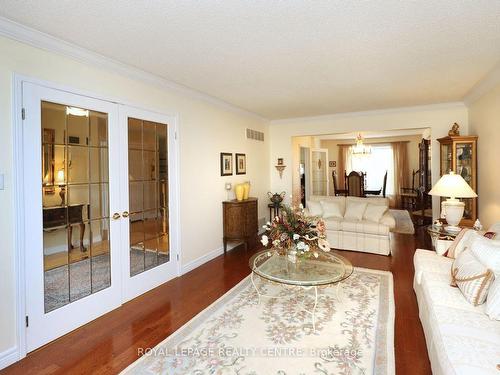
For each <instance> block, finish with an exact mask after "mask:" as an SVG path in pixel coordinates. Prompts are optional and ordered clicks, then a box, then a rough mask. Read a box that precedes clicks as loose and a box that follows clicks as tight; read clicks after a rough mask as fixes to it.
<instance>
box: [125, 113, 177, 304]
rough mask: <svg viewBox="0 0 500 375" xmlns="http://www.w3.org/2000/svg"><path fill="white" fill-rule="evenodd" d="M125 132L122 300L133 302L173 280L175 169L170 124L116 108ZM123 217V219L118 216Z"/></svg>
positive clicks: (165, 119)
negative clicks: (125, 199) (134, 299)
mask: <svg viewBox="0 0 500 375" xmlns="http://www.w3.org/2000/svg"><path fill="white" fill-rule="evenodd" d="M120 124H122V125H123V126H122V127H125V129H126V130H127V131H126V132H123V133H122V142H121V143H122V145H123V146H124V152H123V151H122V154H126V155H127V157H126V158H124V159H123V163H124V164H125V165H124V167H123V168H122V171H123V172H124V173H122V175H121V181H120V182H121V184H120V185H121V187H122V196H124V197H128V199H127V201H126V203H128V207H127V210H126V212H125V218H124V219H125V220H124V222H123V225H124V227H123V229H124V231H123V233H126V234H127V235H124V236H122V248H124V249H126V251H127V255H126V256H124V258H123V260H124V262H123V272H122V274H123V284H124V298H125V299H126V300H129V299H132V298H135V297H137V296H138V295H141V294H143V293H144V292H146V291H148V290H150V289H152V288H154V287H156V286H158V285H160V284H163V283H164V282H166V281H168V280H170V279H172V278H173V277H175V276H176V275H177V249H176V247H177V243H178V241H177V238H176V231H175V230H174V231H172V230H171V228H175V227H176V225H177V224H176V222H175V220H173V219H174V218H176V217H177V214H176V213H177V212H178V206H177V204H178V203H177V199H175V194H174V193H175V189H176V184H175V183H173V181H175V176H176V174H177V173H176V172H177V171H176V168H177V163H176V160H175V153H174V152H173V151H169V150H175V145H174V142H175V118H174V117H172V116H166V115H162V114H158V113H155V112H150V111H144V110H141V109H138V108H134V107H128V106H121V107H120ZM122 216H123V214H122Z"/></svg>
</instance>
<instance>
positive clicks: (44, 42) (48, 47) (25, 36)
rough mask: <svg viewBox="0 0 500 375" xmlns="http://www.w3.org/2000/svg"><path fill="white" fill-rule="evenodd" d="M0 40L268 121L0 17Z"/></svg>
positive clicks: (257, 115) (203, 94) (216, 99)
mask: <svg viewBox="0 0 500 375" xmlns="http://www.w3.org/2000/svg"><path fill="white" fill-rule="evenodd" d="M0 36H4V37H6V38H9V39H12V40H15V41H18V42H21V43H24V44H28V45H30V46H32V47H35V48H39V49H43V50H45V51H49V52H52V53H56V54H59V55H62V56H65V57H69V58H72V59H73V60H76V61H78V62H81V63H84V64H88V65H92V66H96V67H99V68H101V69H105V70H107V71H110V72H112V73H116V74H119V75H122V76H125V77H127V78H130V79H134V80H138V81H142V82H144V83H147V84H148V85H152V86H156V87H158V88H160V89H163V90H171V91H175V92H176V93H178V94H181V95H184V96H187V97H190V98H193V99H197V100H201V101H204V102H206V103H209V104H212V105H215V106H218V107H220V108H222V109H225V110H228V111H231V112H234V113H238V114H241V115H245V116H249V117H252V118H254V119H258V120H260V121H266V122H267V121H269V120H268V119H267V118H265V117H263V116H261V115H259V114H257V113H254V112H250V111H248V110H245V109H243V108H240V107H238V106H235V105H233V104H230V103H228V102H226V101H224V100H222V99H219V98H216V97H214V96H211V95H208V94H205V93H203V92H200V91H197V90H194V89H191V88H189V87H186V86H183V85H181V84H178V83H175V82H173V81H170V80H168V79H166V78H163V77H160V76H158V75H155V74H153V73H149V72H146V71H144V70H142V69H139V68H136V67H133V66H130V65H127V64H124V63H122V62H119V61H117V60H114V59H111V58H109V57H106V56H103V55H101V54H99V53H96V52H92V51H89V50H87V49H85V48H82V47H79V46H77V45H76V44H73V43H70V42H66V41H64V40H62V39H59V38H56V37H54V36H52V35H49V34H46V33H44V32H41V31H38V30H35V29H33V28H30V27H27V26H24V25H22V24H20V23H18V22H15V21H12V20H9V19H8V18H5V17H0Z"/></svg>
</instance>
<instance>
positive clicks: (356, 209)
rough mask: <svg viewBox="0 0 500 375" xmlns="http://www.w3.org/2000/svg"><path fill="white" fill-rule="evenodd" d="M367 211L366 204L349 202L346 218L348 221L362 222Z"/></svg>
mask: <svg viewBox="0 0 500 375" xmlns="http://www.w3.org/2000/svg"><path fill="white" fill-rule="evenodd" d="M365 210H366V203H364V202H347V208H346V210H345V215H344V218H346V219H348V220H355V221H361V220H363V214H364V213H365Z"/></svg>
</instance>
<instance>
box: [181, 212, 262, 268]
mask: <svg viewBox="0 0 500 375" xmlns="http://www.w3.org/2000/svg"><path fill="white" fill-rule="evenodd" d="M258 223H259V231H258V232H259V236H260V235H261V234H262V233H264V232H265V230H264V228H262V226H263V225H264V224H265V223H266V218H265V217H261V218H259V220H258ZM240 244H241V242H240V243H233V244H228V245H227V251H230V250H232V249H234V248H235V247H236V246H239V245H240ZM222 254H224V248H223V247H219V248H218V249H215V250H212V251H211V252H209V253H208V254H205V255H203V256H201V257H199V258H197V259H195V260H192V261H191V262H189V263H186V264H184V265H182V266H181V275H184V274H185V273H188V272H190V271H192V270H194V269H195V268H198V267H199V266H201V265H202V264H205V263H206V262H209V261H211V260H212V259H214V258H217V257H218V256H219V255H222Z"/></svg>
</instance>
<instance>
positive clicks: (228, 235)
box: [222, 198, 259, 253]
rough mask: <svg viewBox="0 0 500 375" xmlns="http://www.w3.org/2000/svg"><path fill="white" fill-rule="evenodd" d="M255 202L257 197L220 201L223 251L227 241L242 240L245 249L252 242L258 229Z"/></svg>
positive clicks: (225, 248)
mask: <svg viewBox="0 0 500 375" xmlns="http://www.w3.org/2000/svg"><path fill="white" fill-rule="evenodd" d="M257 204H258V200H257V198H248V199H246V200H243V201H240V202H238V201H237V200H236V199H234V200H231V201H224V202H222V212H223V227H224V238H223V242H224V253H226V250H227V242H228V241H243V242H244V243H245V250H247V249H248V246H249V244H252V243H253V241H254V240H255V238H256V237H257V233H258V231H259V228H258V226H259V223H258V208H257Z"/></svg>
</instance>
